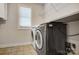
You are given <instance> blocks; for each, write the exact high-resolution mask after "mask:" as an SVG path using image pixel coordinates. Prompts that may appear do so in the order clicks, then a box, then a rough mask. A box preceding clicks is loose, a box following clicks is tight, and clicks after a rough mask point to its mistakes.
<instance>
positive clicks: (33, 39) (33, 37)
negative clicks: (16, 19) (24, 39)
mask: <svg viewBox="0 0 79 59" xmlns="http://www.w3.org/2000/svg"><path fill="white" fill-rule="evenodd" d="M31 35H32V46H33V48H34V49H36V46H35V41H36V40H35V35H36V34H35V30H32V31H31Z"/></svg>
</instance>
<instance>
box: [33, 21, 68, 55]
mask: <svg viewBox="0 0 79 59" xmlns="http://www.w3.org/2000/svg"><path fill="white" fill-rule="evenodd" d="M66 36H67V35H66V24H64V23H61V22H51V23H45V24H41V25H39V26H38V27H37V28H36V35H35V47H36V52H37V54H38V55H64V54H65V42H66V39H67V38H66Z"/></svg>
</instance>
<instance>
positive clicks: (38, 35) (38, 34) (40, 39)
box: [36, 30, 43, 50]
mask: <svg viewBox="0 0 79 59" xmlns="http://www.w3.org/2000/svg"><path fill="white" fill-rule="evenodd" d="M36 47H37V49H39V50H40V49H42V47H43V37H42V33H41V31H40V30H37V31H36Z"/></svg>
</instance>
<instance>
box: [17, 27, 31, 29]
mask: <svg viewBox="0 0 79 59" xmlns="http://www.w3.org/2000/svg"><path fill="white" fill-rule="evenodd" d="M18 29H20V30H27V29H32V27H18Z"/></svg>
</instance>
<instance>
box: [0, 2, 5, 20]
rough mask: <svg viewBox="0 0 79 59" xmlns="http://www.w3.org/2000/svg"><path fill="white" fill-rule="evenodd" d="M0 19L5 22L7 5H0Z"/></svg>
mask: <svg viewBox="0 0 79 59" xmlns="http://www.w3.org/2000/svg"><path fill="white" fill-rule="evenodd" d="M0 18H2V19H3V20H7V3H0Z"/></svg>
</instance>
